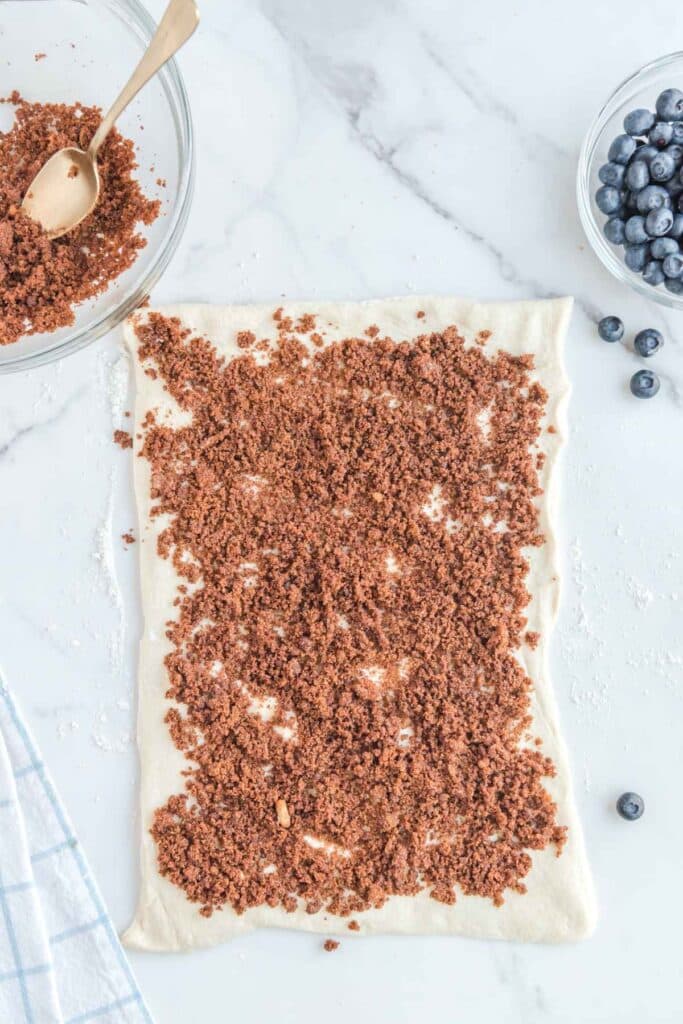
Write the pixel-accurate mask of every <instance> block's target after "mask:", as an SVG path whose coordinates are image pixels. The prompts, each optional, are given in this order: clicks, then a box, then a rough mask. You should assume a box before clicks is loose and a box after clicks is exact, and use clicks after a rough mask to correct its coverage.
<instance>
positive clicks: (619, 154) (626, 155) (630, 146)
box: [607, 126, 670, 164]
mask: <svg viewBox="0 0 683 1024" xmlns="http://www.w3.org/2000/svg"><path fill="white" fill-rule="evenodd" d="M655 127H656V126H655ZM652 131H654V128H653V129H652ZM668 141H670V140H669V139H667V142H668ZM635 151H636V142H635V139H632V138H631V136H630V135H617V137H616V139H614V141H613V142H612V145H611V146H610V148H609V149H608V151H607V159H608V160H613V161H614V163H617V164H627V163H628V162H629V160H630V159H631V157H632V156H633V154H634V153H635Z"/></svg>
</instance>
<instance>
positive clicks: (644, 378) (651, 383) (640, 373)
mask: <svg viewBox="0 0 683 1024" xmlns="http://www.w3.org/2000/svg"><path fill="white" fill-rule="evenodd" d="M658 391H659V377H658V376H657V374H656V373H653V372H652V370H637V371H636V372H635V373H634V374H633V376H632V377H631V394H632V395H635V397H636V398H654V397H655V395H656V394H657V392H658Z"/></svg>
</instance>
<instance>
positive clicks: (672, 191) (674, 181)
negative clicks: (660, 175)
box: [664, 178, 683, 199]
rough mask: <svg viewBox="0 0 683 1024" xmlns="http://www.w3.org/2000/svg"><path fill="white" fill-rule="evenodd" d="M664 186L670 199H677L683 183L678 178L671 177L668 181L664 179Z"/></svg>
mask: <svg viewBox="0 0 683 1024" xmlns="http://www.w3.org/2000/svg"><path fill="white" fill-rule="evenodd" d="M664 188H665V189H666V191H667V192H668V193H669V195H670V196H671V198H672V199H678V197H679V196H680V194H681V192H683V184H681V181H680V180H679V179H678V178H671V179H670V180H669V181H665V182H664Z"/></svg>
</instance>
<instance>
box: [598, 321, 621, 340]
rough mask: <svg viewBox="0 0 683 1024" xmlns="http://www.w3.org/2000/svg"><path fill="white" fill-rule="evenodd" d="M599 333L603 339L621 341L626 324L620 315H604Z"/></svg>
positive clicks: (599, 326) (599, 325)
mask: <svg viewBox="0 0 683 1024" xmlns="http://www.w3.org/2000/svg"><path fill="white" fill-rule="evenodd" d="M598 334H599V335H600V337H601V338H602V340H603V341H621V339H622V338H623V336H624V324H623V321H622V320H620V319H619V317H618V316H603V318H602V320H601V321H600V323H599V324H598Z"/></svg>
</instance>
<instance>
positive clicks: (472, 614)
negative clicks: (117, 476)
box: [137, 309, 566, 930]
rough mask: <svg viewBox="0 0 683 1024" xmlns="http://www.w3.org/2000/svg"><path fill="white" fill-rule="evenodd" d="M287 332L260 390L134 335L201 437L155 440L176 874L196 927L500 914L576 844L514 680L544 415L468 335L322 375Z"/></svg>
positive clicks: (522, 686)
mask: <svg viewBox="0 0 683 1024" xmlns="http://www.w3.org/2000/svg"><path fill="white" fill-rule="evenodd" d="M274 319H275V322H276V323H277V325H278V328H279V330H278V342H277V344H274V345H271V348H270V360H269V362H268V363H267V365H265V366H262V365H259V364H258V363H257V361H256V360H255V359H254V357H253V355H252V354H251V352H244V353H243V354H241V355H240V356H239V357H238V358H235V359H233V360H231V361H225V360H223V359H222V358H221V357H219V356H218V355H217V353H216V350H215V348H214V347H213V346H212V344H211V342H210V341H209V340H207V339H204V338H201V337H195V336H192V335H191V333H190V332H189V331H187V330H186V329H184V328H183V327H182V325H181V324H180V322H179V321H178V320H171V319H166V318H163V317H162V316H160V315H159V314H154V313H153V314H151V315H150V316H149V318H148V320H147V322H145V323H140V324H139V325H138V327H137V334H138V337H139V341H140V348H139V354H140V358H141V360H142V361H143V364H144V365H145V366H146V368H147V370H149V371H151V372H153V373H155V374H158V375H159V377H160V378H161V380H162V381H163V383H164V385H165V387H166V388H167V389H168V391H169V392H170V394H171V395H172V397H173V398H174V399H175V401H176V402H177V403H178V405H179V406H180V407H181V408H182V409H184V410H186V411H187V412H189V413H190V414H191V422H189V423H188V424H187V425H184V426H180V427H171V426H168V425H164V424H162V423H161V422H157V419H156V417H155V416H154V415H153V414H148V415H147V417H146V418H145V422H144V424H143V433H144V440H143V447H142V451H141V456H142V457H144V458H146V459H147V460H148V461H149V463H150V468H151V474H152V499H153V502H154V506H153V515H154V516H164V517H168V523H167V525H166V526H165V527H164V529H163V531H162V532H161V534H160V536H159V541H158V552H159V555H160V556H161V557H162V558H164V559H169V560H171V561H172V563H173V566H174V568H175V571H176V573H177V574H178V576H179V578H180V579H181V580H183V581H184V582H183V583H181V584H179V586H178V592H177V596H176V611H177V618H176V620H175V621H173V622H169V623H168V631H167V636H168V639H169V641H170V643H171V645H172V649H171V652H170V653H169V654H168V656H167V658H166V661H165V664H166V668H167V673H168V683H169V688H168V697H169V698H170V699H171V700H172V701H173V702H174V706H173V707H172V708H171V710H170V711H169V712H168V715H167V722H168V725H169V729H170V732H171V735H172V737H173V739H174V742H175V743H176V745H177V746H178V748H179V749H181V750H182V751H183V752H184V754H185V756H186V758H187V770H186V773H185V774H186V782H185V789H184V791H183V792H179V793H177V794H175V795H173V796H171V797H170V798H169V800H168V801H167V802H166V803H165V804H164V805H163V806H161V807H159V808H158V809H157V811H156V813H155V815H154V820H153V825H152V830H151V831H152V835H153V837H154V840H155V842H156V847H157V856H158V866H159V870H160V871H161V873H162V874H163V875H164V876H165V877H166V878H168V879H170V880H171V881H172V882H173V883H174V884H176V885H178V886H180V887H182V888H183V890H184V891H185V893H186V895H187V897H188V898H189V899H190V900H192V901H194V902H196V903H197V904H198V905H199V907H200V913H202V914H203V915H205V916H209V915H210V914H211V913H212V912H213V911H214V910H216V909H219V908H221V907H223V906H225V905H226V904H229V905H230V906H231V907H232V908H234V910H235V911H236V912H238V913H242V912H243V911H245V910H246V909H247V908H249V907H254V906H258V905H262V904H267V905H270V906H281V907H283V908H284V909H285V910H287V911H292V910H294V909H296V908H297V906H303V907H304V908H305V909H306V910H307V911H308V913H311V914H314V913H318V912H319V911H321V910H325V911H326V912H328V913H331V914H335V915H341V916H347V915H352V914H354V913H358V912H361V911H363V910H366V909H368V908H371V907H381V906H382V905H383V904H384V902H385V901H386V900H387V898H388V897H390V896H392V895H395V894H402V895H414V894H416V893H418V892H420V891H421V890H423V889H427V890H428V891H429V892H430V894H431V896H432V897H433V898H434V899H435V900H438V901H441V902H443V903H447V904H451V903H454V902H455V900H456V898H457V893H458V891H460V892H464V893H466V894H469V895H476V896H480V897H483V898H487V899H490V900H492V901H493V902H494V904H496V905H500V904H501V903H502V902H503V899H504V895H505V893H506V891H508V890H513V891H516V892H520V893H523V892H524V891H525V886H524V878H525V876H526V875H527V873H528V871H529V869H530V867H531V863H532V861H531V854H532V852H533V851H536V850H542V849H544V848H546V847H549V846H554V848H555V849H556V852H557V853H558V854H559V853H560V851H561V849H562V846H563V843H564V841H565V832H566V830H565V828H564V827H562V826H561V825H560V824H558V822H557V820H556V807H555V804H554V803H553V801H552V799H551V797H550V796H549V794H548V792H547V790H546V788H545V785H544V780H546V779H547V778H548V777H550V776H552V775H554V773H555V769H554V766H553V764H552V762H551V761H550V760H549V759H548V758H547V757H544V756H543V755H542V753H541V752H540V751H539V750H538V749H536V748H535V747H534V746H533V745H530V744H528V743H525V742H524V740H525V738H526V736H527V734H528V733H529V729H530V726H531V722H532V718H531V710H530V689H531V681H530V679H529V678H528V677H527V675H526V674H525V671H524V669H523V667H522V665H521V664H520V662H519V661H518V660H517V658H516V657H515V652H516V650H517V649H518V648H519V647H520V645H521V644H522V643H523V641H524V634H525V627H526V617H525V609H526V607H527V604H528V602H529V594H528V592H527V590H526V585H525V576H526V572H527V568H528V566H527V562H526V559H525V555H524V549H525V548H528V547H536V546H539V545H541V544H542V543H543V538H542V536H541V535H540V533H539V520H538V511H537V499H538V496H539V494H540V493H541V492H540V487H539V482H538V474H537V469H536V465H535V458H534V455H533V452H532V448H533V446H534V444H535V443H536V442H537V439H538V437H539V433H540V423H541V420H542V416H543V412H544V407H545V403H546V398H547V396H546V394H545V392H544V391H543V389H542V388H541V387H540V385H539V384H538V383H536V382H534V380H533V377H532V369H533V360H532V358H531V357H530V356H523V357H513V356H510V355H508V354H506V353H505V352H503V351H499V352H497V353H496V354H495V355H491V354H487V353H485V352H484V350H483V349H482V348H481V347H478V346H466V344H465V342H464V339H463V337H462V336H461V335H460V334H459V332H458V330H457V328H456V327H454V326H452V327H448V328H447V329H446V330H444V331H441V332H432V333H427V334H423V335H420V336H419V337H417V338H416V339H414V340H413V342H412V343H408V342H400V343H395V342H393V341H392V340H391V339H389V338H382V339H381V340H377V341H375V342H370V341H369V340H368V338H367V334H368V331H366V332H365V334H366V337H358V338H348V339H346V340H343V341H339V342H337V343H335V344H332V345H329V346H327V347H325V348H323V349H318V348H315V347H312V346H310V345H309V346H305V345H304V344H303V340H302V338H301V337H299V336H298V335H297V334H296V333H295V332H294V328H293V322H292V319H291V318H290V317H287V316H285V315H284V311H283V310H282V309H280V310H277V311H276V313H275V315H274ZM483 414H486V420H487V426H486V429H484V428H483V427H482V424H481V417H482V415H483ZM503 527H504V528H503ZM194 584H201V585H200V586H195V585H194ZM352 924H353V922H350V926H351V925H352ZM352 930H355V929H353V928H352Z"/></svg>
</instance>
